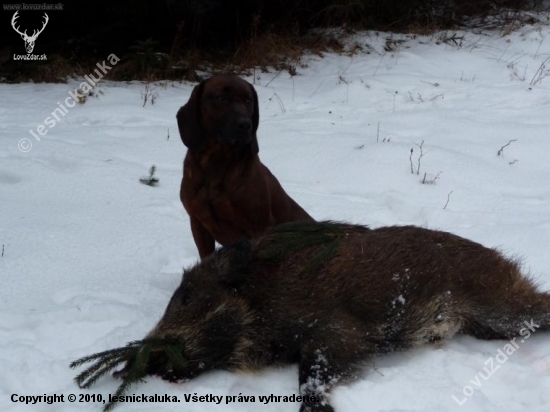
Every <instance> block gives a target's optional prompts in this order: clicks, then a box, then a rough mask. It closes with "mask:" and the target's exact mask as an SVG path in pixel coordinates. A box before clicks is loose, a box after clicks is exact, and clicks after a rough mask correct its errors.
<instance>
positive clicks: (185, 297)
mask: <svg viewBox="0 0 550 412" xmlns="http://www.w3.org/2000/svg"><path fill="white" fill-rule="evenodd" d="M190 301H191V292H190V291H189V289H185V290H183V291H182V293H181V297H180V303H181V305H182V306H185V305H187V304H188V303H189V302H190Z"/></svg>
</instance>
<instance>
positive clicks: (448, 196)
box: [443, 190, 453, 210]
mask: <svg viewBox="0 0 550 412" xmlns="http://www.w3.org/2000/svg"><path fill="white" fill-rule="evenodd" d="M452 194H453V191H452V190H451V191H450V192H449V194H448V195H447V202H445V206H443V210H445V209H447V206H448V204H449V200H451V195H452Z"/></svg>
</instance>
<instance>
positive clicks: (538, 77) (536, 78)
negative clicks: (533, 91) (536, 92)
mask: <svg viewBox="0 0 550 412" xmlns="http://www.w3.org/2000/svg"><path fill="white" fill-rule="evenodd" d="M548 60H550V57H547V58H546V59H545V60H544V61H543V62H542V63H541V64H540V66H539V68H538V69H537V71H536V72H535V74H534V75H533V78H532V79H531V82H530V83H529V86H534V85H536V84H537V83H539V82H541V81H542V79H544V78H545V77H546V76H548V74H549V72H550V71H549V70H546V62H547V61H548Z"/></svg>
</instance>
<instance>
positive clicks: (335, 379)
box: [148, 222, 550, 412]
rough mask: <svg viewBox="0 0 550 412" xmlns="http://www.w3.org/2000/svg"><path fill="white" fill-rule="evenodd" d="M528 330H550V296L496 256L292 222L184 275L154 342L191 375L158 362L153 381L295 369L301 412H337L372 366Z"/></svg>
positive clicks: (426, 237)
mask: <svg viewBox="0 0 550 412" xmlns="http://www.w3.org/2000/svg"><path fill="white" fill-rule="evenodd" d="M329 244H333V245H336V247H335V249H334V250H335V251H334V253H332V252H331V253H328V254H326V253H325V251H326V250H327V249H326V248H327V245H329ZM289 245H290V246H289ZM330 250H332V249H330ZM275 252H276V253H275ZM319 256H325V259H324V263H323V264H322V265H320V266H316V267H315V270H304V268H305V267H306V266H307V263H308V262H309V261H311V260H312V259H314V258H318V257H319ZM528 323H530V324H532V325H534V324H536V328H537V330H541V331H542V330H547V329H549V328H550V295H549V294H548V293H546V292H540V291H538V290H537V288H536V287H535V285H534V284H533V283H532V282H531V281H530V280H529V279H528V278H527V277H526V276H524V275H522V274H521V272H520V269H519V267H518V265H517V264H516V263H515V262H513V261H510V260H508V259H506V258H505V257H504V256H502V255H501V254H500V253H499V252H497V251H495V250H493V249H488V248H486V247H484V246H482V245H480V244H478V243H474V242H472V241H469V240H466V239H463V238H460V237H458V236H455V235H453V234H450V233H446V232H441V231H433V230H427V229H422V228H418V227H412V226H404V227H385V228H380V229H374V230H371V229H369V228H367V227H362V226H352V225H347V224H336V223H330V222H319V223H316V222H295V223H290V224H285V225H282V226H279V227H277V228H275V230H274V231H272V232H270V233H268V234H266V235H265V236H262V237H260V238H259V239H257V240H253V241H242V242H240V243H238V244H236V245H234V246H231V247H228V248H223V249H221V250H219V251H217V252H216V253H215V254H213V255H212V256H210V257H209V258H208V259H204V260H203V261H202V262H201V263H199V264H198V265H196V266H195V267H193V268H191V269H190V270H186V271H185V273H184V276H183V280H182V283H181V285H180V286H179V288H178V289H177V290H176V292H175V293H174V295H173V296H172V299H171V301H170V303H169V304H168V307H167V309H166V311H165V313H164V316H163V317H162V319H161V320H160V321H159V323H158V324H157V326H156V327H155V328H154V329H153V330H152V331H151V333H150V334H149V335H148V337H149V338H175V339H176V340H179V341H181V342H183V344H184V347H185V349H184V352H183V356H185V357H186V359H187V360H188V367H187V370H186V371H185V372H184V373H183V374H181V375H180V376H177V377H174V376H173V375H170V376H169V377H167V375H166V371H165V370H163V365H162V364H159V363H158V362H156V363H155V362H154V361H151V363H150V364H149V365H148V373H151V374H158V375H160V376H163V377H165V378H168V379H174V378H176V379H191V378H193V377H195V376H197V375H198V374H200V373H203V372H205V371H208V370H213V369H225V370H258V369H261V368H264V367H267V366H270V365H281V364H287V363H298V364H299V383H300V391H301V394H302V395H305V396H313V397H315V400H313V401H306V402H304V403H303V404H302V406H301V409H300V411H301V412H330V411H333V409H332V407H331V406H330V404H329V403H328V394H327V393H326V391H328V390H330V389H331V388H332V387H333V386H334V385H335V384H337V383H339V382H344V381H347V380H349V379H351V378H353V377H355V376H356V371H357V365H359V364H361V363H362V362H363V361H365V360H368V359H369V358H370V357H372V356H374V355H376V354H379V353H387V352H392V351H397V350H404V349H407V348H411V347H414V346H418V345H421V344H425V343H430V342H437V343H441V342H442V341H444V340H445V339H449V338H451V337H452V336H453V335H454V334H455V333H464V334H469V335H472V336H475V337H477V338H480V339H511V338H513V337H515V336H517V335H518V334H521V336H525V335H523V333H522V331H525V330H526V328H527V326H526V325H527V324H528Z"/></svg>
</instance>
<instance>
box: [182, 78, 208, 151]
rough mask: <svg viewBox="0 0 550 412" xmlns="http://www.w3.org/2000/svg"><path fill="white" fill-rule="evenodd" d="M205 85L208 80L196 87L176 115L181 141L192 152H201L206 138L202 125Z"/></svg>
mask: <svg viewBox="0 0 550 412" xmlns="http://www.w3.org/2000/svg"><path fill="white" fill-rule="evenodd" d="M205 83H206V80H203V81H202V82H200V84H198V85H197V86H195V88H194V89H193V92H192V93H191V97H189V101H188V102H187V103H186V104H185V106H182V107H181V108H180V109H179V111H178V114H177V115H176V118H177V119H178V129H179V131H180V137H181V140H182V141H183V144H184V145H185V146H187V148H189V149H191V150H201V149H202V148H203V147H204V138H205V136H204V133H203V128H202V126H201V124H200V116H201V97H202V91H203V89H204V84H205Z"/></svg>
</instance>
